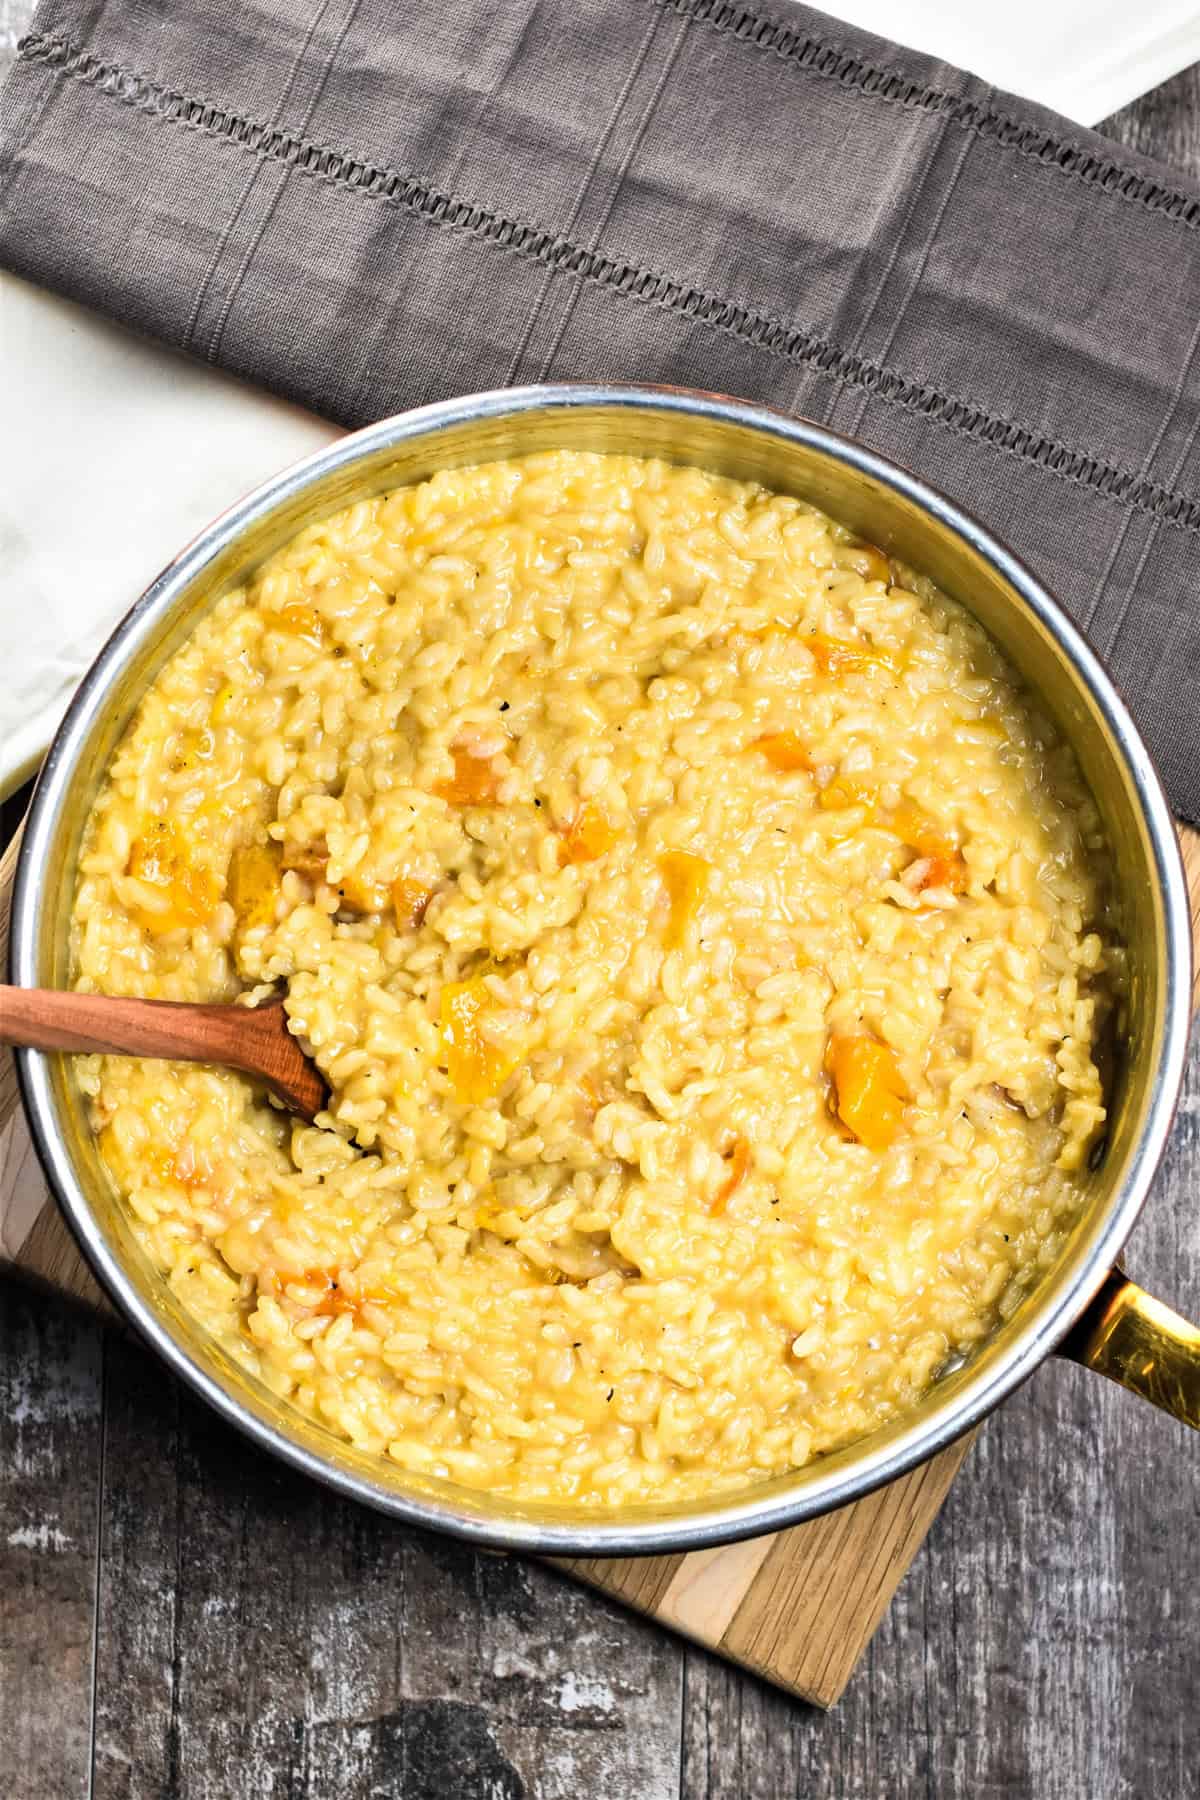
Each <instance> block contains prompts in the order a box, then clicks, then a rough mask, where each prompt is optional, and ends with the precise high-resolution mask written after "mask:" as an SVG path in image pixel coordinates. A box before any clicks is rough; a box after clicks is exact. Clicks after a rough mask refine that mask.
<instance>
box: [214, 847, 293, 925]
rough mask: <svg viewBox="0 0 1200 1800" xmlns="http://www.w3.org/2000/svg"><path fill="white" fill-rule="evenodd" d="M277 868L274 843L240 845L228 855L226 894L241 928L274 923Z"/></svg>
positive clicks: (278, 870) (276, 897) (278, 862)
mask: <svg viewBox="0 0 1200 1800" xmlns="http://www.w3.org/2000/svg"><path fill="white" fill-rule="evenodd" d="M280 869H281V859H280V854H279V847H278V845H276V844H240V845H239V846H238V848H237V849H236V850H235V851H234V853H233V855H232V856H231V857H230V859H229V878H228V880H227V881H226V884H225V895H226V898H227V899H228V901H229V904H230V906H232V908H233V910H234V912H235V913H236V914H237V921H238V926H239V928H240V929H241V930H242V931H252V930H253V929H254V928H255V926H257V925H273V924H274V923H275V902H276V900H277V899H278V898H279V876H280Z"/></svg>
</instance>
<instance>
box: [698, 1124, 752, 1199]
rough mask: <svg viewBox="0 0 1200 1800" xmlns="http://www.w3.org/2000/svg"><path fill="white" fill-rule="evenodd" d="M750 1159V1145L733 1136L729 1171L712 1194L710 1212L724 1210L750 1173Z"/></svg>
mask: <svg viewBox="0 0 1200 1800" xmlns="http://www.w3.org/2000/svg"><path fill="white" fill-rule="evenodd" d="M752 1160H753V1159H752V1157H751V1155H750V1146H749V1144H748V1143H747V1142H746V1140H745V1138H744V1137H738V1138H735V1139H734V1145H733V1155H732V1156H731V1157H730V1159H729V1173H728V1175H727V1176H726V1177H725V1179H724V1181H723V1182H722V1183H721V1185H720V1187H719V1188H718V1189H717V1192H716V1193H715V1194H714V1196H713V1200H712V1204H711V1205H710V1207H709V1209H708V1210H709V1212H710V1213H721V1212H724V1211H725V1207H726V1204H727V1203H728V1201H729V1200H730V1199H731V1198H732V1197H733V1195H734V1194H736V1193H737V1190H738V1189H739V1188H740V1187H741V1185H742V1183H743V1181H745V1179H746V1177H747V1175H748V1174H749V1173H750V1165H751V1162H752Z"/></svg>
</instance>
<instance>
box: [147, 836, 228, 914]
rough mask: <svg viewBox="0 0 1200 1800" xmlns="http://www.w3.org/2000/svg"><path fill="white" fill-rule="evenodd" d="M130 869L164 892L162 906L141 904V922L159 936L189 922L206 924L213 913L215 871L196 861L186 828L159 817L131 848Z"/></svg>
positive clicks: (215, 885)
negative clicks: (202, 866) (186, 834)
mask: <svg viewBox="0 0 1200 1800" xmlns="http://www.w3.org/2000/svg"><path fill="white" fill-rule="evenodd" d="M129 873H130V874H131V875H135V876H136V877H137V879H138V880H139V881H141V882H144V883H145V885H146V886H147V887H148V888H150V889H152V890H153V891H154V892H155V893H156V894H158V895H161V896H162V899H163V901H164V904H163V906H162V907H161V908H158V907H155V908H150V907H144V908H137V909H135V911H134V916H135V918H136V919H137V921H138V923H139V924H140V925H141V926H142V927H143V928H144V929H145V930H146V931H149V932H152V933H153V934H154V935H155V936H156V937H157V936H161V935H162V934H163V933H164V932H168V931H179V930H181V929H182V928H183V927H184V926H187V925H203V924H204V923H205V921H206V920H207V919H209V918H210V917H211V916H212V912H213V909H214V907H215V906H216V904H217V901H218V900H219V899H220V892H219V889H218V887H217V883H216V880H215V878H214V876H213V875H212V872H211V871H210V870H208V869H204V868H201V867H199V866H198V865H197V864H196V863H194V862H193V861H192V858H191V846H190V844H189V842H188V840H187V837H186V836H185V834H184V833H183V832H182V831H179V830H177V829H176V827H175V826H174V825H172V824H171V823H170V821H169V820H167V819H159V820H157V821H156V822H155V823H154V824H153V825H151V827H150V829H149V830H148V831H147V832H146V834H145V836H144V837H140V838H138V839H137V840H136V841H135V843H134V845H133V847H132V849H131V850H130V852H129Z"/></svg>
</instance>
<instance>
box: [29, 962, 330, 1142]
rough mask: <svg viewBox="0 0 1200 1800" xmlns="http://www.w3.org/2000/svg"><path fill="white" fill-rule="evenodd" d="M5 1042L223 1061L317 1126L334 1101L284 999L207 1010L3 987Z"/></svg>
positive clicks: (178, 1003)
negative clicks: (293, 1031)
mask: <svg viewBox="0 0 1200 1800" xmlns="http://www.w3.org/2000/svg"><path fill="white" fill-rule="evenodd" d="M0 1044H24V1045H26V1046H27V1047H28V1048H29V1049H31V1050H66V1051H74V1052H76V1053H78V1054H83V1055H88V1054H90V1053H91V1052H93V1051H99V1052H100V1053H101V1054H102V1055H105V1056H165V1057H168V1058H169V1059H170V1060H171V1061H172V1062H201V1063H220V1064H223V1065H224V1066H225V1067H226V1068H230V1069H240V1070H241V1072H242V1073H243V1074H244V1075H256V1076H257V1077H258V1078H259V1080H260V1081H262V1082H263V1083H265V1085H266V1086H267V1088H268V1089H269V1090H270V1092H271V1093H272V1094H274V1095H275V1097H276V1099H278V1100H282V1102H283V1104H284V1105H285V1106H286V1107H287V1109H288V1111H289V1112H294V1113H298V1114H299V1115H300V1117H301V1118H302V1119H307V1120H308V1121H309V1123H310V1124H311V1123H312V1120H313V1119H314V1117H315V1116H316V1114H317V1113H319V1112H320V1110H321V1108H322V1107H323V1106H324V1105H325V1104H326V1101H327V1100H328V1098H329V1090H328V1088H327V1087H326V1086H325V1081H324V1077H323V1076H322V1075H321V1074H320V1072H319V1071H318V1069H317V1068H316V1066H315V1064H313V1063H312V1062H310V1061H309V1059H308V1057H307V1056H305V1054H304V1052H303V1050H302V1049H301V1048H300V1046H299V1044H298V1043H297V1042H296V1040H295V1038H294V1037H293V1036H292V1035H291V1033H290V1031H289V1030H288V1027H287V1014H286V1013H285V1012H284V1010H283V1001H282V1000H266V1001H264V1002H263V1004H262V1005H261V1006H201V1005H193V1004H191V1003H185V1002H183V1001H179V1000H127V999H122V998H119V997H115V996H113V995H110V994H72V993H64V992H62V991H60V990H58V989H54V988H22V987H3V986H0Z"/></svg>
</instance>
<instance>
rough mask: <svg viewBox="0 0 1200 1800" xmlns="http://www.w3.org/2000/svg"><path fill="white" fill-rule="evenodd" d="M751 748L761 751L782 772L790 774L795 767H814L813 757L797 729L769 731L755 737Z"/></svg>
mask: <svg viewBox="0 0 1200 1800" xmlns="http://www.w3.org/2000/svg"><path fill="white" fill-rule="evenodd" d="M750 748H751V749H752V750H759V751H761V752H762V754H763V755H764V756H765V757H766V759H767V761H768V762H769V763H770V765H771V767H772V768H773V769H778V770H779V771H780V772H781V773H782V774H789V773H790V772H791V771H792V770H793V769H811V768H812V758H811V757H810V756H809V754H808V750H807V749H806V747H805V744H804V740H803V739H802V738H801V736H800V734H799V733H798V732H795V731H768V732H767V733H766V734H765V736H763V737H760V738H755V740H754V742H753V743H752V744H751V746H750Z"/></svg>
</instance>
